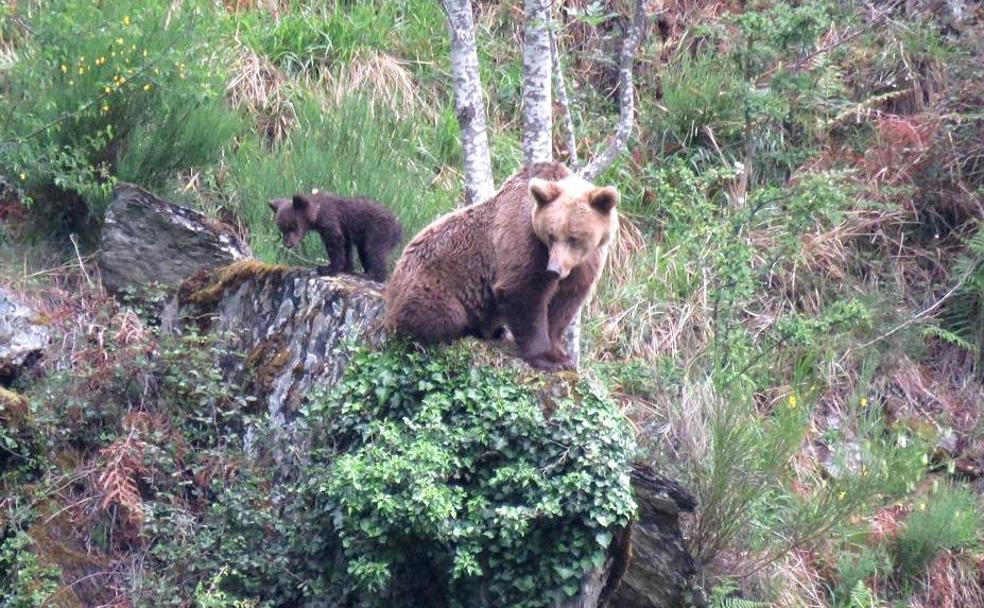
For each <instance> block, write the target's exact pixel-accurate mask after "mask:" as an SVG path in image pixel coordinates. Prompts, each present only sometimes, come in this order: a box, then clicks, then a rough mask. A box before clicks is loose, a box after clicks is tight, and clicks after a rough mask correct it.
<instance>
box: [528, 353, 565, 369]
mask: <svg viewBox="0 0 984 608" xmlns="http://www.w3.org/2000/svg"><path fill="white" fill-rule="evenodd" d="M526 362H527V363H529V364H530V365H531V366H533V367H535V368H536V369H539V370H542V371H545V372H560V371H564V370H573V369H574V362H573V361H571V358H570V357H568V356H567V355H564V357H563V358H558V357H554V356H552V353H547V354H543V355H539V356H536V357H531V358H529V359H527V360H526Z"/></svg>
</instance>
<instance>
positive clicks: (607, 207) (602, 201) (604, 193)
mask: <svg viewBox="0 0 984 608" xmlns="http://www.w3.org/2000/svg"><path fill="white" fill-rule="evenodd" d="M589 200H590V201H591V206H592V207H594V208H595V209H597V210H598V211H600V212H601V213H609V212H610V211H611V210H612V209H614V208H615V205H617V204H618V190H616V189H615V188H612V187H611V186H605V187H604V188H598V189H597V190H595V191H594V192H592V193H591V195H590V197H589Z"/></svg>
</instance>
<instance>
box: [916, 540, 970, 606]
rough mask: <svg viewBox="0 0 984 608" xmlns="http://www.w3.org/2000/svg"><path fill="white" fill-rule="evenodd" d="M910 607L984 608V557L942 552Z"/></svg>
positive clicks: (934, 561) (930, 568)
mask: <svg viewBox="0 0 984 608" xmlns="http://www.w3.org/2000/svg"><path fill="white" fill-rule="evenodd" d="M909 606H911V607H912V608H984V556H982V555H979V554H977V555H973V554H955V553H953V552H951V551H943V552H942V553H941V554H940V555H939V556H938V557H937V558H936V559H935V560H933V563H932V565H931V566H930V567H929V574H928V577H927V581H926V586H925V589H924V590H923V591H922V592H921V593H919V594H917V595H916V596H915V597H914V598H912V601H911V602H910V604H909Z"/></svg>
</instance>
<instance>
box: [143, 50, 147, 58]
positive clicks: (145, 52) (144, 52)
mask: <svg viewBox="0 0 984 608" xmlns="http://www.w3.org/2000/svg"><path fill="white" fill-rule="evenodd" d="M143 56H144V57H146V56H147V49H144V50H143Z"/></svg>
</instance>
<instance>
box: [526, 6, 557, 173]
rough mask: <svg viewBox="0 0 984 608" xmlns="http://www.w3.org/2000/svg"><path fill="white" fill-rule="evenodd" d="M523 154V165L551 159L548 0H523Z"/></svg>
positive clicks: (549, 8) (551, 127)
mask: <svg viewBox="0 0 984 608" xmlns="http://www.w3.org/2000/svg"><path fill="white" fill-rule="evenodd" d="M523 7H524V8H525V12H526V23H525V26H524V28H523V152H524V153H525V155H526V162H527V163H538V162H549V161H551V160H553V113H552V107H551V103H552V101H553V100H552V97H551V91H550V76H551V72H552V70H551V61H550V57H551V55H550V29H549V28H550V11H551V4H550V0H523Z"/></svg>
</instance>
